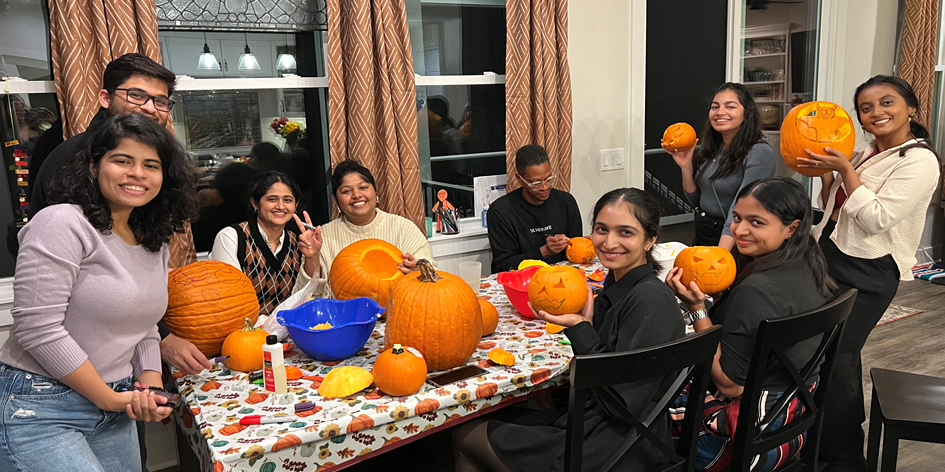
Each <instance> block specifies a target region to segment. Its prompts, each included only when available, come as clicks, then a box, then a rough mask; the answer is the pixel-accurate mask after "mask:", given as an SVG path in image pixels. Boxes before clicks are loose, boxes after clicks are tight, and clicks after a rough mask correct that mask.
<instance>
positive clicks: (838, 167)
mask: <svg viewBox="0 0 945 472" xmlns="http://www.w3.org/2000/svg"><path fill="white" fill-rule="evenodd" d="M825 150H826V151H827V152H828V153H829V154H816V153H814V152H813V151H811V150H810V149H805V152H807V155H808V156H809V157H798V158H797V167H800V168H802V169H817V170H829V171H837V172H843V171H844V170H845V169H846V168H847V167H849V168H851V169H852V168H853V165H852V164H850V158H849V157H847V156H846V155H845V154H844V153H843V152H842V151H840V150H838V149H834V148H830V147H828V148H825Z"/></svg>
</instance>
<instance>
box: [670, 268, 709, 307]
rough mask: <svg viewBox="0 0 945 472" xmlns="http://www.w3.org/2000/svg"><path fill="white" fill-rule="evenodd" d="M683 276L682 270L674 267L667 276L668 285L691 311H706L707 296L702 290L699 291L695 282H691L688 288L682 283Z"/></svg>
mask: <svg viewBox="0 0 945 472" xmlns="http://www.w3.org/2000/svg"><path fill="white" fill-rule="evenodd" d="M682 275H683V271H682V269H680V268H679V267H673V268H672V269H670V271H669V273H668V274H666V285H668V286H669V288H670V289H671V290H672V291H673V293H675V294H676V296H677V297H679V299H680V300H682V302H683V303H685V304H686V306H687V307H689V311H697V310H702V309H705V298H706V297H705V294H704V293H702V290H699V286H698V285H696V282H695V281H693V282H689V286H688V287H686V286H685V285H684V284H683V283H682Z"/></svg>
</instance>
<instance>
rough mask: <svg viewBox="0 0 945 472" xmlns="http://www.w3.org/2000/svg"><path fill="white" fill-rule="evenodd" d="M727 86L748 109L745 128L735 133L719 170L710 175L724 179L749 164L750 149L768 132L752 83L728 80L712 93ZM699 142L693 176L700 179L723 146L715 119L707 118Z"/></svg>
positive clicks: (746, 110) (714, 178)
mask: <svg viewBox="0 0 945 472" xmlns="http://www.w3.org/2000/svg"><path fill="white" fill-rule="evenodd" d="M726 90H731V91H732V92H735V96H736V97H738V102H739V103H741V105H742V107H743V108H744V109H745V113H744V121H742V126H741V128H739V129H738V133H736V134H735V138H734V139H733V140H732V144H731V146H730V147H729V149H728V152H726V153H725V156H724V157H723V158H722V160H721V161H719V163H718V167H717V168H716V170H715V173H714V174H712V175H711V176H710V178H711V179H712V180H716V179H722V178H725V177H728V176H730V175H733V174H735V173H736V172H738V169H741V168H744V167H745V160H747V159H748V152H749V151H751V148H752V146H754V145H755V144H758V143H760V142H764V134H763V133H762V132H761V123H760V118H759V116H758V107H757V106H756V105H755V99H754V98H751V92H749V91H748V87H745V86H744V85H742V84H739V83H735V82H726V83H724V84H722V86H721V87H719V88H718V90H716V91H715V93H714V94H712V99H713V100H715V96H716V95H718V94H719V93H721V92H724V91H726ZM699 144H701V145H702V147H701V148H700V149H699V151H698V152H696V154H695V156H693V159H692V168H693V176H694V177H696V179H698V177H699V173H700V172H702V170H703V168H704V167H705V165H706V164H707V163H708V162H710V161H711V160H712V159H714V158H715V156H717V155H718V154H719V150H720V149H722V133H720V132H718V131H716V130H715V128H713V127H712V120H710V119H708V118H706V120H705V127H704V128H703V129H702V136H701V137H700V138H699Z"/></svg>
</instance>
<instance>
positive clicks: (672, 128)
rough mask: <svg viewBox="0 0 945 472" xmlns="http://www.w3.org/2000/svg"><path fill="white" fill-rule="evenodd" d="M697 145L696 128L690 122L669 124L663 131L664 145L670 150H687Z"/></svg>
mask: <svg viewBox="0 0 945 472" xmlns="http://www.w3.org/2000/svg"><path fill="white" fill-rule="evenodd" d="M695 145H696V130H694V129H693V128H692V126H690V125H689V123H676V124H672V125H669V127H668V128H666V131H663V146H666V149H669V150H670V151H685V150H686V149H689V148H691V147H693V146H695Z"/></svg>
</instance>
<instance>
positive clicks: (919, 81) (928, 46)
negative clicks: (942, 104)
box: [899, 0, 939, 127]
mask: <svg viewBox="0 0 945 472" xmlns="http://www.w3.org/2000/svg"><path fill="white" fill-rule="evenodd" d="M938 3H939V2H938V0H906V2H905V5H906V12H905V19H904V25H903V29H902V51H901V52H900V54H901V57H900V58H899V77H902V78H903V79H905V80H906V81H908V82H909V84H910V85H912V88H913V89H914V90H915V94H916V95H917V96H918V97H919V105H920V109H919V112H918V113H917V114H916V116H915V118H914V119H916V120H918V121H919V123H922V124H923V125H925V126H926V127H928V126H929V125H930V124H931V121H932V100H933V89H934V87H935V64H936V62H937V59H938V57H937V56H936V48H937V47H938V44H937V42H938Z"/></svg>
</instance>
